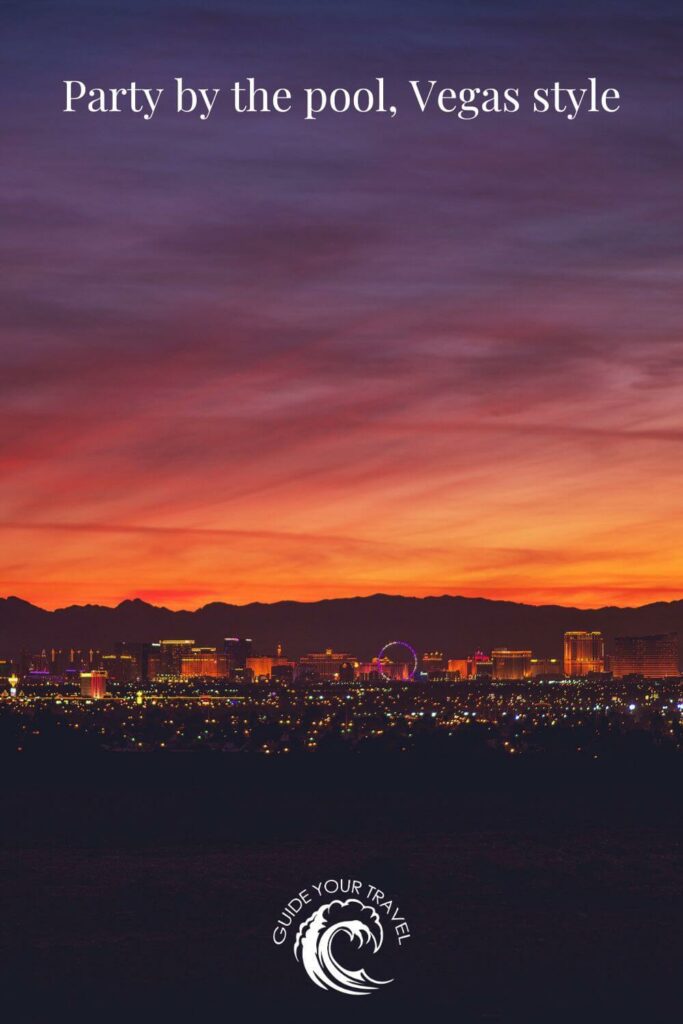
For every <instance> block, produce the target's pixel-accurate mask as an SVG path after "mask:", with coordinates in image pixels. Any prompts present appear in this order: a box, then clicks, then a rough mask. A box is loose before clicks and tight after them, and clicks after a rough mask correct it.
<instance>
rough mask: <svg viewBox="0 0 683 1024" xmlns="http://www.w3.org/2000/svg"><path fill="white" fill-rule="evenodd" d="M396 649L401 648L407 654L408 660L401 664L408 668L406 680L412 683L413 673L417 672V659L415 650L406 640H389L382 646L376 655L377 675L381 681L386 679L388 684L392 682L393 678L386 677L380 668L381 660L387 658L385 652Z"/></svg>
mask: <svg viewBox="0 0 683 1024" xmlns="http://www.w3.org/2000/svg"><path fill="white" fill-rule="evenodd" d="M397 647H402V648H403V651H404V652H407V653H408V660H407V661H404V662H403V664H404V665H405V666H406V667H407V668H408V679H409V680H410V682H412V681H413V679H414V678H415V673H416V672H417V666H418V657H417V651H416V650H415V648H414V647H412V646H411V644H409V643H408V642H407V641H406V640H390V641H389V643H388V644H385V645H384V647H383V648H382V649H381V651H380V652H379V654H378V655H377V668H378V670H379V673H380V675H381V676H382V679H386V681H387V682H388V683H390V682H393V681H394V677H392V676H389V675H387V674H386V672H385V671H384V669H383V668H382V659H383V658H385V657H386V656H387V651H389V650H391V649H392V648H397Z"/></svg>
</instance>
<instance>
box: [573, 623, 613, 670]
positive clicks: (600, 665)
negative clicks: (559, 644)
mask: <svg viewBox="0 0 683 1024" xmlns="http://www.w3.org/2000/svg"><path fill="white" fill-rule="evenodd" d="M604 671H605V641H604V639H603V636H602V633H600V632H597V631H593V632H591V633H589V632H587V631H586V630H584V629H574V630H570V631H568V632H567V633H565V634H564V674H565V675H566V676H568V677H569V678H570V679H577V678H579V677H581V676H587V675H589V674H590V673H592V672H604Z"/></svg>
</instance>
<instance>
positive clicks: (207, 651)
mask: <svg viewBox="0 0 683 1024" xmlns="http://www.w3.org/2000/svg"><path fill="white" fill-rule="evenodd" d="M227 674H228V669H227V658H226V656H225V655H224V654H219V653H218V651H217V650H216V648H215V647H193V648H192V650H191V651H190V653H189V654H184V655H183V660H182V665H181V675H182V677H183V679H193V678H197V677H199V676H205V677H207V678H209V679H224V678H225V677H226V676H227Z"/></svg>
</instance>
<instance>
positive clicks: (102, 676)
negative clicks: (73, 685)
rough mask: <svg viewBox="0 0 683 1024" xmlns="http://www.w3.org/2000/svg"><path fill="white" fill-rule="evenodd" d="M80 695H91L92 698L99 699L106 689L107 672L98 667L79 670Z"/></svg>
mask: <svg viewBox="0 0 683 1024" xmlns="http://www.w3.org/2000/svg"><path fill="white" fill-rule="evenodd" d="M80 682H81V697H91V698H92V699H93V700H101V699H102V697H104V695H105V693H106V690H107V673H106V672H102V671H101V670H99V669H93V670H92V672H81V674H80Z"/></svg>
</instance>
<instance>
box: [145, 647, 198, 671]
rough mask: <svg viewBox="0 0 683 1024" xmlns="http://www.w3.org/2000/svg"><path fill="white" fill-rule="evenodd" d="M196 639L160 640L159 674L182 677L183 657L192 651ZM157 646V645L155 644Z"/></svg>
mask: <svg viewBox="0 0 683 1024" xmlns="http://www.w3.org/2000/svg"><path fill="white" fill-rule="evenodd" d="M194 645H195V641H194V640H160V641H159V644H158V648H157V649H158V656H159V669H158V673H157V674H158V675H161V676H173V677H174V678H176V679H180V677H181V676H182V671H183V658H184V657H187V655H188V654H191V653H192V648H193V647H194ZM154 646H155V647H157V645H156V644H155V645H154Z"/></svg>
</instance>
